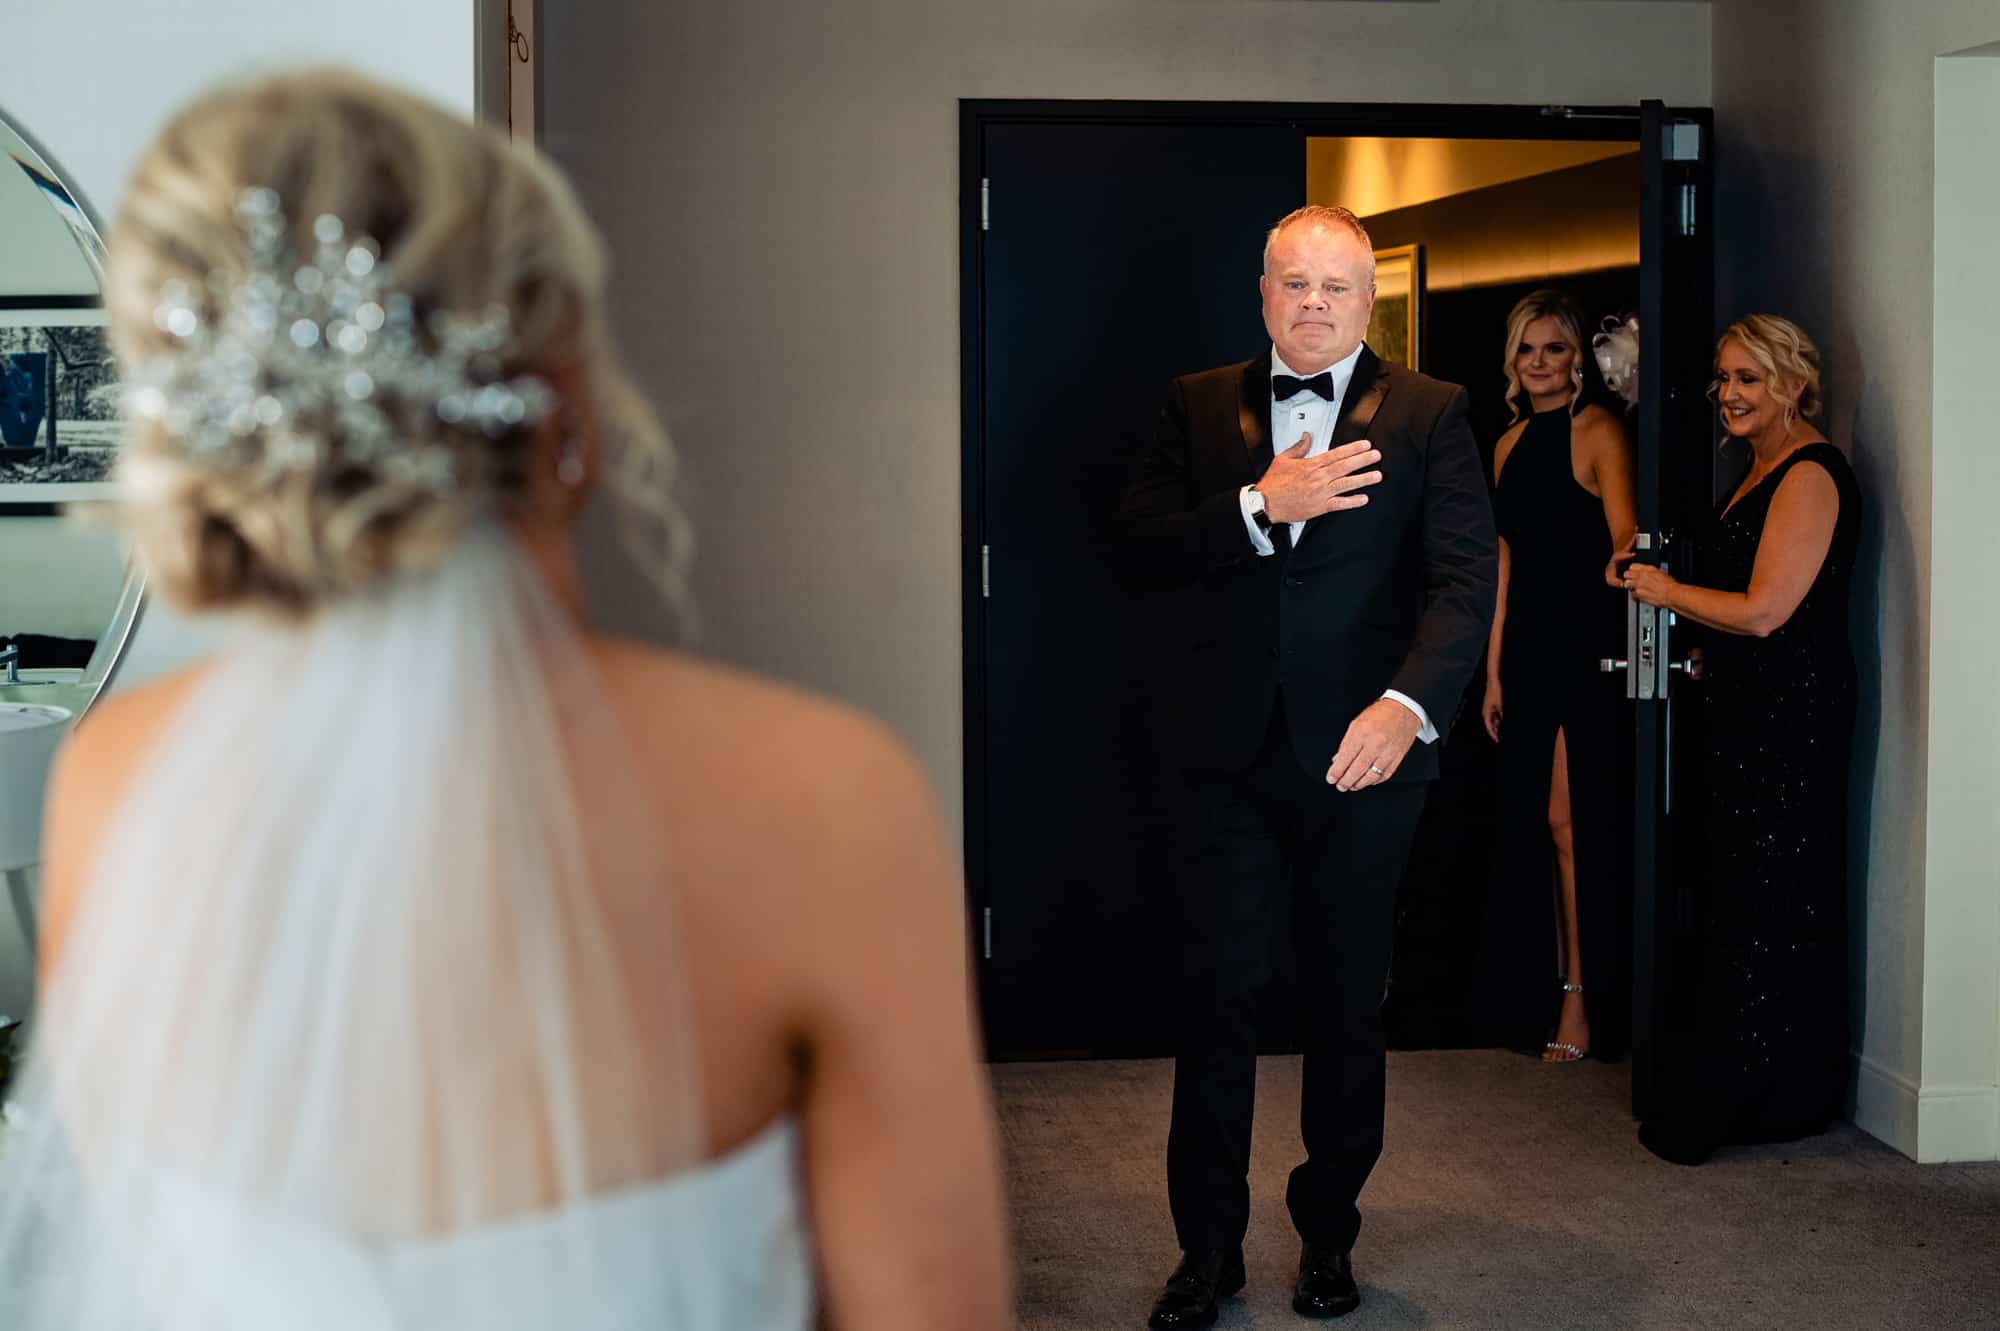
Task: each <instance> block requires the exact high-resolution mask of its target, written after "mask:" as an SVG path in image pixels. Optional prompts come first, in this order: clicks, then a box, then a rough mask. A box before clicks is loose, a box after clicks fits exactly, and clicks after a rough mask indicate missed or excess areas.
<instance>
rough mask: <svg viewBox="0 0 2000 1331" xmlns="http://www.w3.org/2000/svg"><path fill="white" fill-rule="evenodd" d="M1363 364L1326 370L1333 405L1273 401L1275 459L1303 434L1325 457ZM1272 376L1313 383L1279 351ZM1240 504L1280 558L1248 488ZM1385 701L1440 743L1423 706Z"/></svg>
mask: <svg viewBox="0 0 2000 1331" xmlns="http://www.w3.org/2000/svg"><path fill="white" fill-rule="evenodd" d="M1360 359H1361V347H1359V346H1357V347H1355V348H1354V350H1353V351H1351V352H1349V353H1348V355H1347V358H1346V359H1345V360H1342V361H1337V362H1335V363H1334V364H1332V365H1330V366H1328V367H1327V371H1328V372H1329V373H1331V374H1332V375H1333V398H1332V400H1330V401H1329V400H1327V399H1325V398H1322V397H1320V395H1319V394H1317V393H1315V392H1313V391H1311V390H1310V389H1304V388H1302V389H1300V390H1299V391H1298V392H1297V393H1294V394H1293V395H1292V396H1291V397H1288V398H1286V399H1285V400H1284V401H1282V402H1280V401H1277V400H1275V399H1273V401H1272V403H1271V452H1272V453H1273V455H1276V454H1278V453H1282V452H1284V451H1285V450H1286V449H1288V448H1290V447H1291V446H1292V445H1294V444H1296V443H1297V442H1298V441H1299V436H1300V435H1301V434H1308V435H1311V436H1312V443H1311V444H1310V445H1309V446H1308V447H1307V448H1306V456H1307V457H1309V458H1316V457H1318V456H1319V455H1320V454H1321V453H1324V452H1326V450H1327V445H1328V443H1329V442H1330V441H1331V440H1332V438H1333V427H1334V425H1335V424H1336V423H1337V422H1338V421H1339V419H1340V404H1341V401H1342V399H1344V398H1345V397H1346V396H1347V385H1348V384H1349V383H1351V382H1353V380H1354V366H1355V364H1356V362H1358V361H1359V360H1360ZM1271 374H1272V375H1273V376H1274V377H1275V376H1277V375H1280V374H1288V375H1291V376H1292V377H1293V378H1294V379H1305V378H1309V377H1310V376H1308V375H1302V374H1300V373H1298V372H1297V371H1296V370H1294V369H1292V368H1291V367H1290V366H1289V365H1287V364H1285V362H1284V361H1283V360H1282V359H1280V358H1279V356H1278V349H1277V348H1276V347H1272V348H1271ZM1237 500H1238V502H1239V503H1240V504H1241V505H1242V508H1243V525H1244V527H1245V528H1247V529H1248V530H1249V532H1250V546H1251V548H1252V549H1254V550H1255V551H1256V552H1257V553H1258V554H1260V555H1274V554H1276V553H1277V552H1278V551H1277V547H1276V546H1275V545H1273V544H1272V543H1271V538H1270V537H1269V536H1268V535H1266V534H1265V532H1264V530H1263V529H1262V528H1261V527H1259V526H1258V525H1257V519H1256V518H1255V517H1253V516H1252V515H1251V512H1250V487H1249V486H1247V485H1246V486H1244V487H1243V489H1242V490H1241V491H1239V492H1238V494H1237ZM1327 517H1328V518H1329V519H1333V520H1338V519H1337V516H1336V515H1333V514H1328V515H1327ZM1305 525H1306V524H1305V523H1304V522H1291V523H1287V524H1286V526H1288V527H1290V528H1291V536H1292V544H1293V545H1294V546H1296V545H1297V544H1298V541H1299V533H1300V532H1301V531H1303V530H1304V529H1305ZM1382 696H1383V697H1385V698H1393V699H1395V700H1396V701H1397V702H1399V703H1401V704H1402V705H1403V706H1405V707H1407V708H1409V709H1410V710H1411V711H1412V712H1415V713H1416V715H1417V722H1418V727H1417V738H1418V739H1419V740H1421V741H1422V742H1423V743H1425V744H1430V743H1433V742H1435V741H1436V739H1437V737H1438V733H1437V727H1436V726H1434V725H1432V724H1431V718H1430V715H1429V713H1427V712H1425V711H1424V708H1423V704H1422V703H1419V702H1418V701H1417V700H1416V699H1415V698H1412V697H1410V696H1409V695H1408V694H1404V693H1398V692H1397V691H1396V690H1394V689H1388V690H1385V691H1384V692H1383V694H1382Z"/></svg>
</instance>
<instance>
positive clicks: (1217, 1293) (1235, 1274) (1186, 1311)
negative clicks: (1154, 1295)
mask: <svg viewBox="0 0 2000 1331" xmlns="http://www.w3.org/2000/svg"><path fill="white" fill-rule="evenodd" d="M1242 1288H1243V1249H1241V1248H1190V1249H1189V1250H1188V1251H1186V1252H1184V1253H1182V1254H1181V1264H1180V1265H1179V1266H1177V1267H1175V1268H1174V1273H1173V1274H1172V1275H1171V1276H1169V1277H1167V1287H1166V1288H1165V1289H1164V1290H1162V1291H1161V1292H1160V1297H1159V1299H1158V1300H1157V1301H1156V1302H1155V1303H1154V1304H1153V1315H1152V1316H1151V1317H1148V1318H1147V1319H1146V1325H1147V1326H1150V1327H1152V1328H1154V1331H1165V1328H1169V1327H1172V1328H1179V1327H1184V1326H1214V1325H1215V1301H1216V1300H1217V1299H1222V1298H1227V1297H1228V1296H1229V1295H1231V1294H1234V1293H1235V1292H1236V1291H1237V1290H1239V1289H1242Z"/></svg>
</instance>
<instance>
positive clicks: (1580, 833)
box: [1473, 291, 1634, 1062]
mask: <svg viewBox="0 0 2000 1331" xmlns="http://www.w3.org/2000/svg"><path fill="white" fill-rule="evenodd" d="M1584 345H1585V344H1584V342H1583V320H1582V318H1581V316H1580V315H1579V314H1578V313H1577V312H1576V310H1575V307H1574V306H1573V305H1572V304H1571V303H1570V302H1569V301H1568V299H1567V298H1565V297H1563V296H1562V295H1561V294H1560V293H1558V292H1554V291H1537V292H1535V293H1533V294H1531V295H1529V296H1528V297H1527V298H1526V299H1524V300H1523V301H1522V302H1521V303H1520V304H1519V305H1517V306H1515V308H1514V312H1513V315H1512V316H1511V318H1510V319H1509V327H1508V337H1507V359H1506V361H1505V365H1506V368H1507V371H1508V378H1509V380H1510V385H1509V387H1510V393H1509V398H1510V401H1511V402H1512V403H1513V404H1514V406H1515V409H1516V411H1517V412H1518V411H1521V410H1522V409H1523V408H1524V407H1526V408H1530V409H1531V414H1529V415H1528V416H1527V418H1526V419H1525V420H1522V421H1519V422H1517V424H1516V425H1515V426H1514V427H1513V428H1511V429H1510V430H1509V431H1508V432H1507V433H1506V434H1505V435H1503V436H1502V437H1501V439H1500V442H1499V444H1498V445H1497V447H1496V448H1495V451H1494V471H1495V473H1496V480H1495V492H1494V502H1493V507H1494V517H1495V519H1496V522H1497V525H1498V527H1499V532H1500V537H1501V542H1502V544H1501V551H1502V554H1501V582H1500V599H1499V605H1498V607H1497V612H1496V614H1495V616H1494V625H1493V633H1492V638H1491V641H1490V642H1489V644H1488V654H1487V685H1486V694H1485V699H1484V702H1483V704H1482V707H1481V712H1482V719H1483V720H1484V722H1485V723H1486V729H1487V733H1488V734H1490V735H1491V736H1492V737H1493V738H1494V739H1495V740H1496V741H1497V742H1498V743H1499V745H1500V759H1501V761H1500V766H1501V791H1500V800H1501V806H1502V808H1501V813H1502V816H1501V846H1500V856H1499V863H1498V865H1497V866H1496V870H1495V872H1494V874H1493V875H1492V877H1491V879H1490V880H1489V886H1488V892H1487V903H1486V911H1485V919H1484V925H1483V928H1482V930H1481V945H1482V956H1481V964H1480V973H1479V979H1478V982H1477V983H1476V984H1475V986H1474V988H1473V998H1474V1002H1475V1004H1476V1007H1477V1012H1476V1016H1477V1018H1478V1020H1479V1021H1480V1024H1481V1025H1482V1026H1483V1027H1484V1028H1485V1030H1486V1032H1487V1033H1488V1036H1489V1038H1491V1039H1493V1040H1494V1042H1495V1043H1499V1044H1504V1045H1508V1046H1511V1047H1539V1048H1540V1050H1541V1054H1542V1057H1543V1058H1544V1059H1546V1060H1547V1061H1549V1062H1573V1061H1575V1060H1576V1059H1579V1058H1582V1057H1583V1056H1584V1055H1585V1054H1586V1053H1596V1054H1599V1055H1600V1056H1608V1057H1615V1056H1616V1055H1617V1054H1618V1052H1619V1051H1620V1050H1622V1048H1623V1046H1624V1043H1625V1038H1626V1030H1627V1026H1628V1024H1629V1009H1630V1002H1629V998H1628V990H1629V988H1630V979H1629V976H1630V964H1629V958H1630V953H1631V907H1630V884H1631V872H1630V854H1629V846H1630V840H1629V836H1628V834H1627V829H1628V828H1629V826H1630V822H1631V805H1630V801H1629V798H1627V796H1626V793H1625V792H1627V791H1629V789H1630V784H1631V783H1630V771H1631V765H1630V762H1629V760H1628V758H1627V754H1628V753H1629V748H1628V747H1627V745H1628V741H1627V738H1626V736H1627V732H1628V731H1629V728H1630V727H1629V725H1628V724H1627V721H1626V718H1625V716H1624V713H1623V705H1624V695H1623V692H1622V691H1621V690H1620V689H1619V688H1618V687H1617V682H1616V681H1615V680H1614V679H1612V678H1609V677H1607V676H1605V675H1604V674H1603V673H1602V672H1601V671H1600V670H1599V668H1598V662H1599V661H1600V660H1601V659H1602V658H1604V657H1606V656H1615V655H1617V654H1618V653H1619V648H1620V645H1621V644H1622V642H1623V640H1624V621H1625V615H1624V603H1625V598H1624V596H1623V594H1622V593H1621V592H1620V591H1618V590H1616V589H1614V588H1613V587H1611V586H1607V585H1606V582H1607V565H1608V564H1609V562H1610V559H1611V553H1612V551H1613V550H1614V549H1615V548H1616V547H1617V546H1618V545H1621V544H1623V543H1624V541H1625V540H1626V539H1627V538H1629V537H1630V535H1631V533H1632V530H1633V523H1634V517H1633V496H1632V468H1631V458H1630V453H1629V450H1628V448H1627V445H1626V441H1625V434H1624V430H1623V429H1622V427H1621V426H1620V424H1619V421H1618V417H1617V416H1615V415H1614V414H1612V412H1610V411H1609V410H1608V409H1607V408H1606V407H1605V406H1604V405H1603V404H1602V402H1601V401H1597V400H1593V399H1596V398H1598V397H1599V391H1593V390H1597V389H1598V381H1597V379H1596V377H1595V372H1596V368H1597V367H1596V365H1595V364H1594V363H1593V362H1592V361H1591V359H1590V357H1589V355H1588V354H1587V353H1586V352H1585V350H1584ZM1600 391H1601V390H1600ZM1586 969H1587V970H1588V972H1589V977H1588V978H1589V998H1588V1006H1587V1008H1586V1000H1585V997H1584V982H1585V970H1586ZM1558 986H1560V987H1558Z"/></svg>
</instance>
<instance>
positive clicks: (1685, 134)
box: [1661, 120, 1701, 162]
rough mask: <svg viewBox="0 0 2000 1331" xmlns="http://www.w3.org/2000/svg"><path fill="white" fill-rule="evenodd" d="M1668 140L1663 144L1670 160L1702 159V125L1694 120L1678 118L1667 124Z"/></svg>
mask: <svg viewBox="0 0 2000 1331" xmlns="http://www.w3.org/2000/svg"><path fill="white" fill-rule="evenodd" d="M1666 132H1667V141H1666V143H1664V144H1662V145H1661V146H1662V147H1663V148H1664V149H1665V152H1664V153H1662V156H1664V157H1665V158H1666V159H1667V160H1668V161H1669V162H1699V161H1700V160H1701V126H1700V125H1697V124H1695V123H1694V121H1692V120H1676V121H1674V122H1673V123H1671V124H1669V125H1668V126H1666Z"/></svg>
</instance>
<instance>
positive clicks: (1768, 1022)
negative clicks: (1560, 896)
mask: <svg viewBox="0 0 2000 1331" xmlns="http://www.w3.org/2000/svg"><path fill="white" fill-rule="evenodd" d="M1715 369H1716V375H1715V382H1714V386H1713V390H1712V393H1713V396H1714V398H1715V402H1716V407H1717V409H1718V410H1719V411H1720V412H1721V415H1722V426H1723V429H1725V430H1726V431H1727V432H1728V433H1729V434H1730V436H1732V437H1733V438H1736V439H1740V440H1743V441H1745V442H1746V443H1748V444H1749V446H1750V469H1749V472H1748V473H1747V474H1746V475H1745V476H1744V478H1743V481H1742V483H1741V484H1740V485H1738V486H1737V487H1736V490H1735V492H1734V494H1732V495H1731V496H1730V499H1729V502H1728V503H1727V504H1725V505H1724V506H1723V507H1722V509H1721V511H1720V512H1719V513H1718V514H1717V515H1716V516H1715V518H1714V519H1713V520H1711V521H1710V523H1709V524H1708V526H1707V527H1706V529H1705V530H1704V531H1703V532H1702V533H1701V534H1700V536H1699V538H1698V540H1697V542H1696V547H1695V555H1696V569H1695V576H1694V580H1693V581H1692V582H1687V583H1683V582H1678V581H1676V580H1675V579H1674V578H1673V577H1672V576H1671V575H1669V574H1668V573H1667V572H1665V571H1664V570H1662V569H1658V568H1653V567H1649V566H1646V565H1642V564H1634V565H1632V566H1631V567H1630V568H1629V569H1628V570H1627V571H1626V574H1625V578H1624V581H1625V585H1626V586H1627V587H1628V588H1630V589H1631V592H1632V595H1633V596H1634V597H1636V598H1637V599H1638V600H1640V601H1643V602H1645V603H1646V604H1648V605H1657V606H1662V607H1665V608H1666V609H1668V610H1671V611H1673V612H1674V613H1675V614H1676V615H1677V616H1679V617H1680V618H1681V619H1683V620H1691V621H1693V622H1694V623H1695V624H1698V625H1701V626H1704V627H1703V629H1701V630H1697V633H1698V637H1699V641H1700V643H1701V647H1700V651H1701V654H1702V661H1701V676H1700V678H1701V683H1700V684H1699V685H1698V686H1697V687H1696V688H1695V689H1693V690H1690V692H1691V693H1692V694H1693V695H1694V697H1695V698H1696V708H1697V709H1698V710H1697V725H1696V733H1697V736H1698V737H1697V739H1696V748H1697V768H1696V771H1695V773H1694V776H1695V780H1694V782H1692V783H1691V786H1692V789H1693V791H1694V795H1693V800H1692V801H1691V804H1692V810H1691V811H1692V813H1693V816H1694V826H1693V828H1692V829H1691V832H1692V835H1690V836H1689V837H1688V838H1687V844H1688V845H1689V847H1690V848H1691V850H1692V853H1693V855H1694V856H1696V857H1697V862H1696V863H1695V864H1694V865H1693V866H1692V867H1693V869H1694V870H1695V872H1694V873H1693V874H1692V875H1691V876H1690V882H1691V885H1692V886H1691V890H1692V892H1693V906H1694V941H1693V950H1694V955H1693V957H1692V959H1691V960H1692V966H1691V972H1690V977H1689V978H1690V980H1691V983H1692V992H1690V993H1688V994H1686V995H1685V996H1681V995H1676V1008H1675V1015H1676V1018H1677V1019H1676V1020H1675V1021H1674V1024H1673V1030H1672V1037H1673V1038H1671V1039H1669V1040H1668V1041H1667V1043H1666V1046H1665V1048H1664V1050H1663V1053H1664V1054H1665V1057H1666V1061H1665V1064H1664V1067H1663V1072H1664V1075H1663V1076H1662V1078H1661V1081H1662V1092H1661V1094H1659V1095H1658V1096H1657V1097H1656V1098H1657V1101H1658V1103H1657V1104H1656V1105H1654V1106H1653V1107H1652V1108H1651V1109H1650V1110H1649V1111H1648V1113H1647V1117H1646V1121H1645V1123H1644V1124H1643V1125H1642V1126H1641V1128H1640V1130H1639V1139H1640V1141H1642V1142H1643V1143H1645V1145H1646V1146H1647V1148H1648V1149H1650V1150H1652V1151H1653V1152H1654V1153H1655V1154H1657V1155H1659V1156H1661V1157H1663V1158H1665V1159H1668V1160H1672V1161H1676V1162H1678V1163H1682V1164H1697V1163H1699V1162H1701V1161H1702V1160H1704V1159H1706V1158H1707V1157H1708V1155H1709V1154H1710V1152H1712V1151H1713V1150H1714V1149H1715V1148H1716V1147H1718V1146H1722V1145H1726V1144H1730V1143H1745V1142H1762V1141H1787V1140H1790V1139H1792V1138H1795V1137H1801V1136H1806V1135H1809V1134H1811V1133H1815V1132H1819V1131H1821V1130H1822V1129H1824V1128H1825V1126H1826V1124H1827V1122H1828V1121H1829V1120H1830V1119H1832V1118H1835V1117H1837V1116H1838V1115H1839V1113H1840V1110H1841V1104H1842V1098H1843V1094H1844V1091H1845V1087H1846V1063H1847V1058H1846V1055H1847V1019H1846V1009H1847V981H1846V961H1847V928H1846V897H1847V816H1846V815H1847V769H1848V756H1849V753H1850V752H1851V750H1852V747H1853V737H1854V699H1855V673H1854V656H1853V651H1852V649H1851V646H1850V643H1849V639H1848V627H1847V613H1848V588H1849V584H1850V582H1851V581H1852V578H1853V573H1854V556H1855V538H1856V533H1857V531H1858V528H1859V525H1860V516H1861V498H1860V492H1859V490H1858V488H1857V487H1856V485H1855V482H1854V473H1853V471H1852V470H1851V469H1850V468H1849V466H1848V464H1847V459H1846V458H1845V457H1844V456H1842V454H1841V452H1840V450H1839V449H1837V448H1835V447H1834V446H1833V445H1832V444H1830V443H1828V442H1827V439H1826V436H1825V435H1823V434H1821V433H1820V432H1819V430H1818V429H1816V428H1815V427H1814V426H1813V424H1812V417H1813V416H1815V415H1816V414H1817V413H1818V409H1819V397H1820V389H1819V355H1818V352H1817V351H1816V350H1815V349H1814V347H1813V344H1812V341H1811V340H1810V339H1809V338H1807V336H1806V335H1805V333H1804V332H1802V331H1801V330H1800V329H1799V328H1798V326H1797V325H1796V324H1793V323H1792V322H1790V321H1789V320H1786V319H1781V318H1778V317H1776V316H1774V315H1767V314H1758V315H1751V316H1750V317H1748V318H1746V319H1742V320H1740V321H1738V322H1737V323H1734V324H1732V325H1730V327H1729V329H1728V331H1727V332H1725V333H1724V334H1723V336H1722V340H1721V342H1720V343H1719V344H1718V346H1717V350H1716V359H1715Z"/></svg>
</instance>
